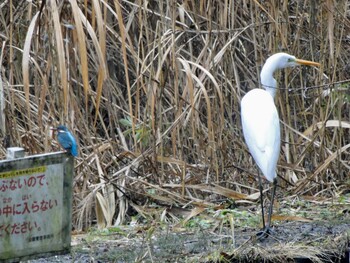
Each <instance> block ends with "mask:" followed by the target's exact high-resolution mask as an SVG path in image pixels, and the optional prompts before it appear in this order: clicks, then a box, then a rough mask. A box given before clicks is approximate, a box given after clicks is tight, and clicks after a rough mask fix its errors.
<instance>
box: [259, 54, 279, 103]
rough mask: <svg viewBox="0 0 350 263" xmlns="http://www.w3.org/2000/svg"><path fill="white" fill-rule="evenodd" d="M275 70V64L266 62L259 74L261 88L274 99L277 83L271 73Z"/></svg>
mask: <svg viewBox="0 0 350 263" xmlns="http://www.w3.org/2000/svg"><path fill="white" fill-rule="evenodd" d="M276 69H277V67H276V64H275V63H269V61H266V63H265V64H264V66H263V68H262V70H261V73H260V80H261V84H262V86H263V88H264V89H265V90H266V91H267V92H268V93H270V95H271V96H272V97H273V98H274V97H275V94H276V89H277V81H276V80H275V79H274V78H273V73H274V72H275V70H276Z"/></svg>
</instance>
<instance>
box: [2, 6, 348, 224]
mask: <svg viewBox="0 0 350 263" xmlns="http://www.w3.org/2000/svg"><path fill="white" fill-rule="evenodd" d="M316 5H317V7H316ZM349 8H350V6H349V3H348V1H323V2H322V3H321V4H319V1H314V0H313V1H254V0H248V1H245V0H241V1H231V0H227V1H202V0H197V1H153V0H152V1H128V0H119V1H118V0H114V1H111V0H107V1H101V0H91V1H76V0H71V1H57V2H56V1H55V0H50V1H42V2H40V1H18V0H5V1H3V3H1V4H0V17H1V18H0V40H1V41H0V45H1V49H0V51H1V54H0V62H1V63H0V65H1V75H0V80H1V81H0V88H1V90H3V91H4V100H1V105H2V107H0V109H1V110H2V112H1V114H2V116H5V117H2V118H1V119H0V121H1V131H2V134H1V137H2V139H4V141H7V142H8V141H9V140H10V143H7V144H4V145H3V146H2V147H1V155H2V156H4V153H5V147H6V146H8V145H13V146H22V147H25V149H26V150H27V151H28V153H30V154H34V153H41V152H49V151H55V150H58V149H59V148H58V146H57V144H56V142H55V141H54V140H53V139H52V138H51V137H50V134H49V127H50V126H51V125H57V123H64V124H67V125H68V126H69V127H70V129H71V130H72V131H73V133H74V134H75V135H76V137H77V138H78V139H79V144H80V157H79V158H77V160H76V177H75V186H74V211H75V213H74V227H75V228H76V229H82V228H85V227H87V226H90V225H91V224H92V222H94V220H95V219H97V222H98V223H99V225H100V226H105V225H107V226H108V225H112V224H121V223H123V222H125V220H127V217H128V216H130V215H131V214H132V213H133V212H132V211H138V212H141V211H140V209H139V206H138V205H142V204H145V203H147V200H151V201H152V202H155V203H157V204H161V205H173V204H176V205H187V204H190V203H191V204H192V205H193V204H194V205H195V204H201V205H208V206H210V205H214V204H215V200H214V201H213V200H212V199H210V201H208V199H207V197H208V196H209V195H210V194H211V193H215V194H217V196H225V197H231V198H236V199H242V198H243V199H245V198H248V197H249V195H251V194H254V193H256V177H255V176H252V175H254V174H256V173H257V171H256V167H255V165H254V162H253V160H252V158H251V157H250V155H249V153H248V152H247V148H246V146H245V144H244V143H243V140H242V131H241V124H240V115H239V101H240V99H241V97H242V96H243V95H244V94H245V92H247V91H248V90H250V89H252V88H253V87H257V86H259V71H260V69H261V66H262V64H263V62H264V60H265V59H266V58H267V57H268V56H269V55H271V54H273V53H275V52H278V51H285V52H288V53H291V54H293V55H295V56H297V57H300V58H304V59H309V60H314V61H318V62H320V63H321V64H322V67H321V68H320V69H315V68H296V69H292V70H285V71H283V72H281V73H279V74H278V79H279V87H280V89H279V95H278V96H277V100H276V104H277V105H278V109H279V112H280V119H281V124H282V150H281V156H280V160H279V165H278V172H279V175H280V176H281V177H282V178H284V180H280V183H279V184H280V186H281V187H282V188H283V189H285V190H284V191H289V192H291V193H297V194H303V195H308V196H311V195H315V194H319V193H321V194H322V195H325V196H326V197H332V196H339V195H342V193H345V191H347V190H346V189H348V186H349V179H348V178H349V177H348V176H349V172H350V163H349V160H350V153H349V147H350V132H349V130H350V127H349V126H350V125H349V118H350V108H349V100H350V95H349V79H350V74H349V66H348V64H349V63H348V61H349V60H350V48H349V44H348V43H349V35H350V22H349V19H348V14H349ZM250 197H251V196H250ZM255 197H256V196H255ZM132 207H133V209H132Z"/></svg>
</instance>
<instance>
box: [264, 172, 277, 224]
mask: <svg viewBox="0 0 350 263" xmlns="http://www.w3.org/2000/svg"><path fill="white" fill-rule="evenodd" d="M276 187H277V178H275V179H273V188H272V193H271V204H270V209H269V215H268V218H267V226H266V228H270V226H271V216H272V212H273V201H274V199H275V193H276Z"/></svg>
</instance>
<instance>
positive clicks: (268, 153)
mask: <svg viewBox="0 0 350 263" xmlns="http://www.w3.org/2000/svg"><path fill="white" fill-rule="evenodd" d="M241 118H242V127H243V134H244V138H245V141H246V143H247V145H248V148H249V151H250V153H251V154H252V156H253V158H254V160H255V162H256V163H257V165H258V166H259V168H260V170H261V171H262V173H263V174H264V175H265V177H266V178H267V179H268V180H270V181H273V178H274V177H275V176H276V172H275V169H276V165H277V160H278V156H279V152H280V126H279V117H278V112H277V109H276V106H275V104H274V101H273V98H272V97H271V95H270V94H268V93H267V92H266V91H264V90H260V89H256V90H252V91H250V92H249V93H247V95H246V96H244V98H243V100H242V103H241Z"/></svg>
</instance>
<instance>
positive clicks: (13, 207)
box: [0, 152, 74, 262]
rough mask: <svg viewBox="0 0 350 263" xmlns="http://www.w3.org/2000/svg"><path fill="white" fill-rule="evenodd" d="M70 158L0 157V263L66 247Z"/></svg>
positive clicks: (59, 155) (55, 155)
mask: <svg viewBox="0 0 350 263" xmlns="http://www.w3.org/2000/svg"><path fill="white" fill-rule="evenodd" d="M73 171H74V158H73V157H72V156H70V155H69V154H67V153H65V152H59V153H49V154H41V155H34V156H29V157H24V158H19V159H13V160H4V161H0V261H1V262H4V261H5V262H6V261H8V262H11V261H14V260H23V259H30V258H33V257H39V256H44V255H50V254H53V253H65V252H68V251H69V250H70V243H71V216H72V180H73Z"/></svg>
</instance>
